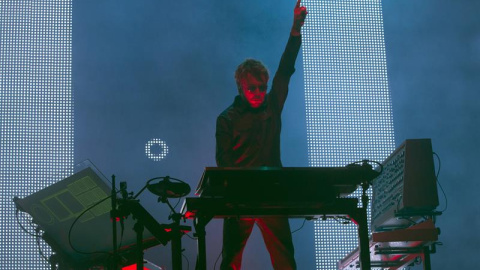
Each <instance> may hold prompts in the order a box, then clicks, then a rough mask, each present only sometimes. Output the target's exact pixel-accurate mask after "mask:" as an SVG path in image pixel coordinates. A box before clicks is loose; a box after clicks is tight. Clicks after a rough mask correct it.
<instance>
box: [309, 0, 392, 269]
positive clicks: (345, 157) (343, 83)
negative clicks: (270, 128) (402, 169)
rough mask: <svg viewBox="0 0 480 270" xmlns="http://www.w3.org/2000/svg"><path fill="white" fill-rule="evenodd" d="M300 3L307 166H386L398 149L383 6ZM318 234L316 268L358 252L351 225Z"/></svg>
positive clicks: (324, 226)
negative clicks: (302, 9) (303, 15)
mask: <svg viewBox="0 0 480 270" xmlns="http://www.w3.org/2000/svg"><path fill="white" fill-rule="evenodd" d="M302 3H303V4H304V5H305V6H306V7H307V10H308V16H307V20H306V22H305V25H304V27H303V29H302V31H303V33H302V35H303V47H302V48H303V68H304V83H305V104H306V122H307V140H308V160H309V166H312V167H339V166H345V165H347V164H349V163H352V162H357V161H361V160H364V159H368V160H374V161H378V162H381V161H383V160H384V159H385V158H386V157H387V156H388V154H389V153H391V152H392V151H393V150H394V146H395V142H394V129H393V119H392V108H391V100H390V92H389V89H388V78H387V67H386V52H385V42H384V33H383V18H382V7H381V1H378V0H321V1H317V0H304V1H302ZM368 193H369V194H370V195H371V191H368ZM352 196H354V197H359V196H360V191H356V192H355V193H354V194H352ZM369 215H370V214H369ZM314 230H315V232H314V234H315V235H314V237H315V245H316V246H315V255H316V268H317V269H326V270H327V269H328V270H331V269H336V265H337V262H338V261H339V260H340V259H342V258H343V257H344V256H345V255H347V254H348V253H350V252H351V251H352V250H353V249H355V248H356V247H357V246H358V240H357V227H356V226H355V225H354V224H352V223H350V224H342V222H338V221H335V220H327V221H317V222H315V226H314Z"/></svg>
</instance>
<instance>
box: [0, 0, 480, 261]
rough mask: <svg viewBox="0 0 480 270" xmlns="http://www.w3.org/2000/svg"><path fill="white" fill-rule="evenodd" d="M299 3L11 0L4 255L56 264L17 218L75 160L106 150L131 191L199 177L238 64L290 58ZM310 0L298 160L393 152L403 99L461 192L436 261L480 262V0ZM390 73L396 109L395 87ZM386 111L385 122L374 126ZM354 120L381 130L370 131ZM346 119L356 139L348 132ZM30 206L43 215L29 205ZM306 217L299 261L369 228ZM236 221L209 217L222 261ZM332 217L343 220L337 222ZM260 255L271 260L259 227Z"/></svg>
mask: <svg viewBox="0 0 480 270" xmlns="http://www.w3.org/2000/svg"><path fill="white" fill-rule="evenodd" d="M294 4H295V1H294V0H292V1H274V0H265V1H257V0H245V1H219V0H195V1H190V0H187V1H180V2H178V1H176V2H172V1H163V0H141V1H131V0H78V1H71V2H70V1H61V0H55V1H54V0H51V1H46V0H35V1H34V0H29V1H27V0H24V1H22V0H3V1H0V26H1V29H0V46H1V47H0V57H1V59H0V60H1V61H0V68H1V70H0V99H1V100H0V101H1V104H0V114H1V115H0V116H1V117H0V126H1V127H0V128H1V129H0V131H1V132H0V141H1V150H0V151H1V153H0V165H1V175H0V177H1V182H0V187H1V190H2V192H1V207H2V213H1V214H2V215H1V216H2V217H1V218H0V222H1V228H0V229H1V232H0V234H1V239H0V245H1V248H2V250H1V252H0V254H1V255H0V256H1V259H2V261H1V265H0V268H2V269H4V268H5V269H12V268H14V267H16V268H22V269H35V268H39V269H40V268H41V269H47V268H48V265H47V264H46V263H45V262H44V261H43V260H42V258H41V256H40V255H39V253H38V248H37V245H36V243H35V240H34V238H32V237H30V236H28V235H26V234H24V233H23V232H22V231H21V230H20V229H19V228H18V226H17V225H16V221H15V220H14V217H15V216H14V208H13V204H12V198H13V196H18V197H24V196H27V195H29V194H31V193H33V192H35V191H36V190H39V189H41V188H43V187H45V186H47V185H49V184H50V183H53V182H55V181H58V180H60V179H62V178H63V177H64V176H66V175H68V174H70V173H71V171H72V167H73V164H75V163H78V162H81V161H83V160H85V159H90V160H91V161H92V162H93V163H94V164H95V165H96V166H97V167H98V169H100V170H101V171H102V172H103V173H104V174H105V175H106V176H107V178H110V176H111V175H112V174H115V175H116V177H117V180H118V181H126V182H127V183H128V189H129V190H130V191H132V192H137V191H139V190H140V189H141V188H142V187H143V185H144V184H145V182H146V180H147V179H150V178H152V177H156V176H165V175H170V176H171V177H176V178H179V179H182V180H185V181H186V182H188V183H189V184H190V185H191V187H192V188H193V189H194V188H195V187H196V184H197V182H198V180H199V178H200V176H201V174H202V171H203V168H204V167H205V166H214V165H215V160H214V148H215V139H214V133H215V118H216V117H217V115H218V114H219V113H220V112H221V111H222V110H223V109H225V108H226V107H227V106H228V105H230V104H231V102H232V101H233V97H234V95H235V94H236V85H235V82H234V79H233V73H234V70H235V67H236V66H237V65H238V64H239V63H240V62H241V61H243V60H244V59H245V58H247V57H252V58H257V59H259V60H262V61H263V62H264V63H265V64H266V65H267V67H268V68H269V70H270V72H271V73H273V72H275V70H276V67H277V65H278V61H279V58H280V55H281V53H282V51H283V48H284V45H285V42H286V41H287V38H288V32H289V29H290V26H291V22H292V9H293V6H294ZM303 4H305V5H306V6H307V8H308V9H309V15H308V17H307V21H306V24H305V29H304V45H303V49H302V51H303V52H301V54H300V55H299V58H298V60H297V65H296V72H295V74H294V75H293V77H292V81H291V83H290V93H289V97H288V99H287V103H286V104H285V109H284V111H283V115H282V118H283V126H282V129H283V130H282V161H283V164H284V166H292V167H293V166H343V165H344V164H346V163H349V162H353V161H356V160H357V159H363V158H369V159H375V160H381V159H382V157H383V156H384V153H383V152H381V151H379V149H380V148H381V147H384V146H388V147H392V148H393V145H392V144H389V143H390V142H389V141H390V140H393V130H392V129H391V128H392V126H390V124H391V123H390V121H391V119H390V118H389V117H390V116H388V115H389V114H390V113H391V112H392V111H393V115H394V116H395V118H394V120H395V140H396V143H395V145H399V144H400V143H401V142H402V141H403V140H404V139H407V138H432V142H433V147H434V150H435V151H436V152H437V153H438V154H439V155H440V156H441V157H442V166H441V167H442V168H441V172H440V181H441V182H442V184H444V188H445V190H446V193H447V195H449V196H450V197H449V200H448V202H449V205H448V210H447V212H445V213H444V214H443V215H442V216H441V217H439V219H438V223H437V224H438V225H439V227H440V228H441V230H442V235H441V241H442V242H443V243H444V245H443V246H441V247H439V248H438V249H437V252H438V254H435V255H433V256H432V263H433V267H434V268H435V269H436V268H439V267H440V268H442V267H443V268H445V269H447V268H448V269H468V268H472V267H474V265H473V264H474V260H472V259H471V258H474V257H475V255H476V254H477V253H478V250H480V247H479V244H478V243H480V240H479V237H478V235H475V234H474V233H472V228H476V227H479V226H480V219H478V218H476V217H477V216H479V215H476V213H480V212H479V207H480V205H479V204H478V203H476V197H477V193H478V183H479V181H478V173H477V172H476V171H475V170H472V169H471V168H476V160H477V157H476V151H475V149H478V148H479V147H480V146H479V140H478V136H477V134H478V133H479V132H480V131H479V127H478V116H479V115H480V111H479V106H478V100H479V99H480V96H479V95H480V92H479V91H478V85H479V81H478V80H479V77H478V76H477V75H478V70H479V63H480V51H479V49H478V48H480V46H478V44H479V39H478V37H479V36H480V33H479V29H480V21H479V20H480V17H479V16H478V10H480V6H479V4H480V2H478V1H470V0H460V1H449V0H425V1H418V0H402V1H394V0H388V1H383V2H382V3H381V5H382V7H381V8H380V3H379V2H378V1H373V0H372V1H345V0H342V1H340V0H338V1H337V0H323V1H313V0H310V1H307V0H305V1H304V2H303ZM382 13H383V16H382ZM382 20H383V23H382ZM383 26H384V28H383ZM382 31H383V32H384V33H382ZM383 35H385V42H384V41H383ZM384 44H385V46H386V50H385V47H384ZM334 45H335V46H334ZM302 53H303V54H302ZM386 59H388V61H386ZM385 61H386V63H387V66H388V72H389V73H388V80H387V78H386V77H385V75H386V71H387V68H386V67H385ZM70 64H71V67H70ZM366 73H368V76H367V75H366ZM387 83H388V84H389V85H388V87H387ZM320 88H323V89H325V91H320ZM388 88H390V90H391V91H390V94H391V95H392V98H391V103H392V107H390V105H389V102H390V101H387V100H388V98H389V97H388V96H387V93H388V92H387V91H383V90H386V89H388ZM71 89H74V90H75V91H73V95H72V91H71ZM354 89H356V90H357V91H359V92H356V91H354ZM358 93H362V95H359V94H358ZM374 93H375V94H374ZM339 100H340V102H339ZM73 102H74V104H75V115H74V118H75V121H74V122H73V114H72V113H73V107H72V104H73ZM351 104H355V107H353V108H352V107H351V106H350V105H351ZM380 104H386V105H385V106H382V105H380ZM392 108H393V109H392ZM330 112H333V113H330ZM381 114H383V115H384V116H385V117H381V116H380V115H381ZM361 115H368V117H370V118H371V119H370V118H367V119H365V118H362V116H361ZM348 121H350V122H348ZM372 121H376V122H377V123H376V124H375V125H372ZM356 124H360V126H357V125H356ZM375 127H381V129H382V130H380V131H379V132H382V133H381V134H383V135H378V134H376V135H372V133H373V132H376V131H375V130H374V128H375ZM73 130H74V132H73ZM332 130H335V132H333V131H332ZM383 132H384V133H383ZM354 133H360V134H362V135H363V136H358V137H362V138H364V139H367V140H366V141H360V140H356V138H357V136H355V135H353V134H354ZM73 134H74V135H75V136H74V137H73ZM340 135H342V136H345V137H346V138H347V139H348V140H346V143H339V139H338V138H337V137H336V136H340ZM325 142H328V145H326V144H325ZM377 142H378V144H382V146H380V145H377V144H376V143H377ZM388 147H387V148H388ZM352 148H353V149H355V150H354V151H353V152H351V151H350V149H352ZM342 157H347V158H346V159H342ZM441 198H442V197H441ZM139 199H140V200H141V203H142V205H144V206H145V208H146V209H147V210H148V211H149V212H150V213H151V214H152V215H154V217H155V218H156V219H157V220H158V221H159V222H161V223H168V222H171V221H170V220H169V219H168V216H169V214H170V211H169V210H168V208H167V207H166V206H165V205H163V204H159V203H158V202H157V198H156V197H155V196H153V195H152V194H150V193H148V192H144V193H143V194H142V195H140V196H139ZM442 202H443V204H442V206H443V205H444V202H445V201H444V199H442ZM172 203H174V204H176V203H177V201H172ZM180 205H181V201H178V205H177V207H176V209H177V210H178V209H179V208H180ZM20 219H21V221H24V222H26V223H25V225H27V228H28V229H33V228H32V227H31V226H30V225H29V223H28V219H26V217H25V216H23V215H22V216H21V217H20ZM302 224H303V220H296V219H293V220H291V227H292V230H298V229H300V228H301V229H300V230H298V231H297V232H295V233H294V234H293V240H294V244H295V252H296V258H297V262H298V269H314V268H315V267H319V268H320V267H327V265H330V264H331V263H332V261H330V262H327V261H328V260H326V259H325V258H326V256H325V257H320V256H323V254H329V255H332V256H341V255H340V254H342V253H344V252H347V251H346V250H347V249H349V247H348V248H346V249H343V247H342V248H339V249H338V252H335V254H334V252H331V253H330V251H329V247H328V246H327V243H329V241H330V240H329V239H332V238H333V237H338V238H342V240H343V239H345V241H349V240H348V239H352V237H354V236H353V235H351V234H349V233H346V234H343V233H341V229H343V227H344V226H343V225H339V227H342V228H337V227H335V226H336V224H330V223H327V222H318V223H315V224H314V223H313V222H306V223H305V226H303V227H302ZM221 226H222V222H221V221H219V220H214V221H212V222H211V223H210V224H209V226H208V227H207V249H208V250H207V251H208V265H209V268H213V267H214V265H215V262H216V261H217V258H218V255H219V253H220V251H221ZM321 226H325V227H321ZM347 226H351V227H352V228H354V227H353V225H351V224H350V225H347ZM325 228H328V229H325ZM330 228H333V229H330ZM327 230H328V231H329V232H336V233H338V234H336V235H333V236H328V235H327V234H326V233H325V232H326V231H327ZM190 236H191V234H190ZM13 239H16V240H13ZM14 241H16V242H15V243H16V244H15V245H12V242H14ZM322 243H325V245H323V246H322ZM351 243H352V245H354V244H353V242H351ZM182 244H183V246H184V248H185V251H184V255H185V257H184V261H183V263H184V268H187V267H188V264H189V269H193V264H194V261H195V255H196V244H195V241H194V240H192V239H190V238H189V237H184V238H183V239H182ZM459 247H461V248H459ZM44 250H45V251H47V250H48V249H44ZM47 255H48V252H47ZM316 256H318V258H316ZM146 258H147V259H148V260H149V261H151V262H153V263H155V264H157V265H161V266H166V268H167V269H170V268H171V267H170V261H171V257H170V246H169V245H167V246H166V247H163V246H159V247H155V248H152V249H149V250H147V251H146ZM451 258H455V259H454V260H452V259H451ZM187 259H188V261H187ZM244 267H245V269H270V267H271V266H270V261H269V256H268V253H267V252H266V250H265V247H264V244H263V241H262V239H261V237H260V234H259V232H258V230H257V229H254V232H253V234H252V237H251V239H250V240H249V241H248V244H247V248H246V250H245V253H244ZM215 269H218V262H217V264H216V268H215Z"/></svg>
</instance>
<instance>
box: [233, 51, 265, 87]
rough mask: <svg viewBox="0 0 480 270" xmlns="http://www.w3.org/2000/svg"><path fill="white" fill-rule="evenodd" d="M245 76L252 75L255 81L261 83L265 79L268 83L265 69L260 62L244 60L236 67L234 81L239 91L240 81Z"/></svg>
mask: <svg viewBox="0 0 480 270" xmlns="http://www.w3.org/2000/svg"><path fill="white" fill-rule="evenodd" d="M247 74H250V75H252V76H253V77H255V79H257V80H259V81H261V80H263V79H266V80H267V81H268V78H269V75H268V70H267V68H266V67H265V66H264V65H263V63H262V62H260V61H258V60H255V59H250V58H249V59H246V60H245V61H243V62H242V63H241V64H240V65H238V67H237V70H236V71H235V81H236V82H237V86H238V89H240V87H241V86H240V81H241V80H242V79H245V78H246V77H247Z"/></svg>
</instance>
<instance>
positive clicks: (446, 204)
mask: <svg viewBox="0 0 480 270" xmlns="http://www.w3.org/2000/svg"><path fill="white" fill-rule="evenodd" d="M433 155H434V156H435V157H437V160H438V170H437V173H436V174H435V180H436V181H437V184H438V186H439V187H440V190H441V191H442V193H443V197H444V198H445V208H444V209H443V210H440V211H439V212H441V213H443V212H445V211H447V208H448V198H447V194H445V190H443V187H442V185H441V184H440V181H438V176H439V175H440V169H441V168H442V162H441V160H440V156H439V155H438V154H437V153H435V152H433Z"/></svg>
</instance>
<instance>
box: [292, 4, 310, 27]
mask: <svg viewBox="0 0 480 270" xmlns="http://www.w3.org/2000/svg"><path fill="white" fill-rule="evenodd" d="M301 1H302V0H297V4H296V5H295V9H294V10H293V26H292V31H291V32H290V33H291V34H292V35H293V36H299V35H300V29H301V28H302V26H303V24H304V23H305V17H307V13H308V12H307V8H306V7H301V6H300V2H301Z"/></svg>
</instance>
